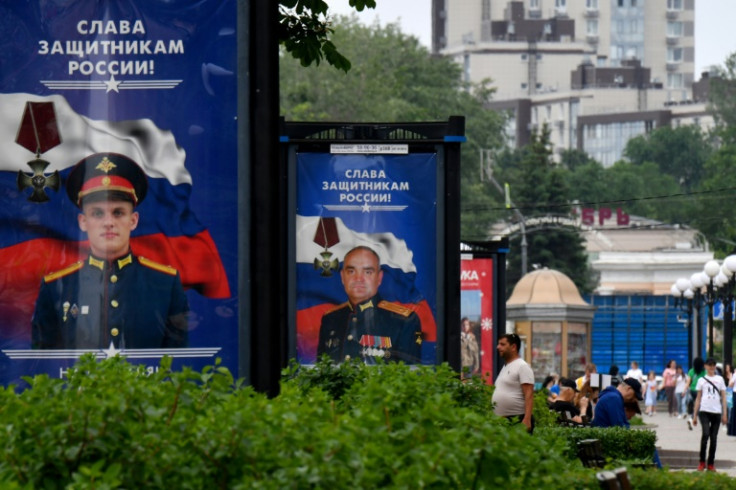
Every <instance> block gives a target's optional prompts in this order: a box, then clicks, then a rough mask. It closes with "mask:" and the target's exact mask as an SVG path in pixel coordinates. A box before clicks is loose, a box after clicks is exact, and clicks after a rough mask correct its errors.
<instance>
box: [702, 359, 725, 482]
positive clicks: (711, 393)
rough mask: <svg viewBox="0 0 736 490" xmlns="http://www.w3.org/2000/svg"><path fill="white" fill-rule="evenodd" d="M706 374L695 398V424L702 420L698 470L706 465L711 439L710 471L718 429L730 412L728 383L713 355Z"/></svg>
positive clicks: (709, 469) (713, 460)
mask: <svg viewBox="0 0 736 490" xmlns="http://www.w3.org/2000/svg"><path fill="white" fill-rule="evenodd" d="M705 371H706V375H705V376H703V377H702V378H700V379H699V380H698V384H697V387H696V390H697V391H698V397H697V398H696V399H695V408H694V410H693V425H698V421H700V423H701V425H702V427H703V434H702V436H701V438H700V464H699V465H698V471H703V470H704V469H705V467H706V460H705V452H706V451H705V450H706V449H707V446H708V440H709V439H710V448H709V451H708V471H715V470H716V469H715V467H714V466H713V464H714V463H715V459H716V443H717V441H718V429H719V427H720V426H721V423H723V424H724V425H725V424H727V423H728V412H727V410H726V406H727V405H726V383H725V382H724V381H723V378H722V377H721V376H719V375H718V374H716V360H715V359H713V358H712V357H711V358H709V359H708V360H707V361H705Z"/></svg>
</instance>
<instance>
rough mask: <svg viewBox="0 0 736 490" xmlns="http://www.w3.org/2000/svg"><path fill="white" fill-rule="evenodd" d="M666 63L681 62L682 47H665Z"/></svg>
mask: <svg viewBox="0 0 736 490" xmlns="http://www.w3.org/2000/svg"><path fill="white" fill-rule="evenodd" d="M667 63H682V48H680V47H669V48H667Z"/></svg>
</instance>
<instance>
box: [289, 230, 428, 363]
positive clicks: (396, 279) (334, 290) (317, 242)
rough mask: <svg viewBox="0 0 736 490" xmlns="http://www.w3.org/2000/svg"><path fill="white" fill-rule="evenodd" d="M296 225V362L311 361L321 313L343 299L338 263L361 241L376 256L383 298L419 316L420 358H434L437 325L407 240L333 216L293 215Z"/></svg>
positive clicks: (423, 360) (342, 301)
mask: <svg viewBox="0 0 736 490" xmlns="http://www.w3.org/2000/svg"><path fill="white" fill-rule="evenodd" d="M296 228H297V229H296V243H297V247H296V263H297V270H296V274H297V281H296V282H297V356H298V359H299V362H302V363H311V362H314V360H315V358H316V352H317V343H318V340H319V327H320V322H321V320H322V315H323V314H324V313H325V312H326V311H327V310H329V309H330V308H333V307H334V306H335V305H337V304H340V303H344V302H345V301H346V299H347V297H346V294H345V288H344V287H343V285H342V281H341V279H340V274H339V266H338V262H342V260H343V258H344V257H345V254H347V253H348V252H349V251H350V250H351V249H352V248H354V247H356V246H359V245H363V246H367V247H370V248H371V249H373V250H374V251H375V252H376V253H377V254H378V256H379V258H380V261H381V269H382V270H383V281H382V282H381V286H380V287H379V290H378V292H379V294H380V295H381V297H382V298H383V299H385V300H388V301H391V302H395V303H399V304H401V305H404V306H406V307H408V308H411V309H412V310H414V311H415V312H416V313H417V315H418V316H419V319H420V321H421V325H422V334H423V339H422V340H423V344H422V362H428V363H432V362H434V358H433V356H434V349H435V343H436V341H437V325H436V323H435V318H434V315H433V313H432V309H431V308H430V306H429V304H428V302H427V300H426V298H425V297H424V295H423V294H422V293H421V291H419V290H418V288H417V287H416V283H415V282H416V276H417V268H416V266H415V265H414V262H413V253H412V251H411V250H409V248H408V247H407V244H406V241H404V240H401V239H399V238H397V237H396V236H395V235H394V234H393V233H390V232H382V233H361V232H357V231H354V230H351V229H349V228H348V227H347V226H346V225H345V223H344V222H343V220H341V219H340V218H336V217H335V218H321V217H319V216H299V215H297V219H296ZM326 246H327V247H326ZM326 248H327V252H326ZM324 253H327V254H329V255H323V254H324Z"/></svg>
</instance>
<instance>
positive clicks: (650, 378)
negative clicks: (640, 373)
mask: <svg viewBox="0 0 736 490" xmlns="http://www.w3.org/2000/svg"><path fill="white" fill-rule="evenodd" d="M645 391H646V396H645V397H644V406H645V407H646V412H647V415H649V416H650V417H652V416H653V415H654V414H655V413H656V412H657V375H656V374H654V371H649V374H648V375H647V383H646V385H645Z"/></svg>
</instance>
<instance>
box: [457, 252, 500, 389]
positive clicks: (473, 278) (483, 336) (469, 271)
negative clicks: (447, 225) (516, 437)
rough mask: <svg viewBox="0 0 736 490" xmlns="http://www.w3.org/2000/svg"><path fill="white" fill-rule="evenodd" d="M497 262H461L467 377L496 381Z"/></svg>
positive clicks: (463, 357)
mask: <svg viewBox="0 0 736 490" xmlns="http://www.w3.org/2000/svg"><path fill="white" fill-rule="evenodd" d="M493 294H494V292H493V259H490V258H478V257H472V255H471V254H464V256H463V260H461V261H460V312H461V316H462V318H461V319H460V328H461V330H460V349H461V351H460V358H461V365H462V368H463V372H464V375H465V376H474V375H477V376H483V377H484V378H485V379H486V380H487V382H488V384H491V383H492V381H493V379H492V375H493V353H494V350H495V348H496V346H495V345H494V339H493Z"/></svg>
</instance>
